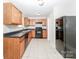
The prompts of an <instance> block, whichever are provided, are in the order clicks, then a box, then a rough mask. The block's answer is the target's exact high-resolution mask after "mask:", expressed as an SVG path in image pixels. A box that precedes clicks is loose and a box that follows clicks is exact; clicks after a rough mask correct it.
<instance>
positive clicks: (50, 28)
mask: <svg viewBox="0 0 79 59" xmlns="http://www.w3.org/2000/svg"><path fill="white" fill-rule="evenodd" d="M47 20H48V40H49V42H50V45H51V46H52V47H54V48H55V20H54V15H53V12H52V13H51V14H50V15H49V16H48V19H47Z"/></svg>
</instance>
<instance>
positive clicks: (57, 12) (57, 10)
mask: <svg viewBox="0 0 79 59" xmlns="http://www.w3.org/2000/svg"><path fill="white" fill-rule="evenodd" d="M53 12H54V19H56V18H58V17H61V16H75V15H76V0H66V1H64V2H62V3H60V4H58V5H56V6H55V7H54V8H53Z"/></svg>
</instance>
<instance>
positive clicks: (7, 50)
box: [3, 38, 20, 59]
mask: <svg viewBox="0 0 79 59" xmlns="http://www.w3.org/2000/svg"><path fill="white" fill-rule="evenodd" d="M3 44H4V45H3V47H4V59H20V56H19V54H20V53H19V52H20V51H19V40H18V39H17V38H4V41H3Z"/></svg>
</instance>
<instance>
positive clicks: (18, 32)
mask: <svg viewBox="0 0 79 59" xmlns="http://www.w3.org/2000/svg"><path fill="white" fill-rule="evenodd" d="M30 31H31V30H23V31H17V32H12V33H6V34H4V37H11V38H17V37H18V38H19V37H22V36H23V35H25V34H27V33H28V32H30Z"/></svg>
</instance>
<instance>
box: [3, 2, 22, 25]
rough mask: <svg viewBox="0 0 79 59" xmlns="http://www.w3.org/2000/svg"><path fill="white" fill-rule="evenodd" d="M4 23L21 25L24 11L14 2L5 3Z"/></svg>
mask: <svg viewBox="0 0 79 59" xmlns="http://www.w3.org/2000/svg"><path fill="white" fill-rule="evenodd" d="M3 8H4V13H3V15H4V24H6V25H10V24H12V25H21V24H22V13H21V11H19V10H18V9H17V8H16V7H15V6H14V5H13V4H12V3H4V4H3Z"/></svg>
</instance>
